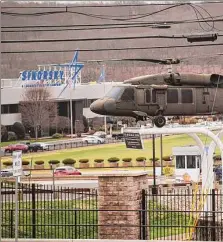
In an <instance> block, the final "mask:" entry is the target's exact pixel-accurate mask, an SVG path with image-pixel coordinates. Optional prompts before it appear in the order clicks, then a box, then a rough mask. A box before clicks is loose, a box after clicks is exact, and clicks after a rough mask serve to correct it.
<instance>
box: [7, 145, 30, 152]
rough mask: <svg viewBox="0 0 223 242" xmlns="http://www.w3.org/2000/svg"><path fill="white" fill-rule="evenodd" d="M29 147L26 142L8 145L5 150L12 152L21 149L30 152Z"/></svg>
mask: <svg viewBox="0 0 223 242" xmlns="http://www.w3.org/2000/svg"><path fill="white" fill-rule="evenodd" d="M28 149H29V147H28V146H27V145H24V144H15V145H8V146H6V147H5V152H8V153H12V152H13V151H16V150H21V151H22V152H23V153H26V152H28Z"/></svg>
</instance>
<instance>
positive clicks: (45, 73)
mask: <svg viewBox="0 0 223 242" xmlns="http://www.w3.org/2000/svg"><path fill="white" fill-rule="evenodd" d="M66 80H67V79H66V71H64V68H63V67H61V66H59V67H58V66H53V65H50V66H39V67H38V70H34V71H22V72H21V73H20V76H19V78H17V79H2V80H1V112H2V115H1V119H2V124H3V125H5V126H6V127H7V129H8V130H10V129H11V125H13V124H14V123H15V122H16V121H18V122H21V113H19V103H20V102H21V101H22V100H23V93H24V91H25V90H26V88H31V87H35V86H39V85H41V86H47V88H48V89H49V91H50V93H51V100H55V102H56V103H57V104H58V114H59V116H67V117H70V99H71V100H72V113H73V122H74V124H75V122H76V121H79V120H83V115H84V116H85V117H86V118H88V119H93V118H95V117H100V115H97V114H95V113H93V112H91V111H90V108H89V107H90V104H91V103H92V102H93V101H94V100H96V99H98V98H101V97H103V96H104V95H105V93H107V92H108V91H109V90H110V89H111V87H112V86H113V85H114V83H113V82H106V81H103V82H100V81H98V80H97V81H95V82H89V83H84V84H82V83H81V71H80V72H79V73H78V75H77V78H76V81H75V85H74V83H73V82H70V83H67V81H66Z"/></svg>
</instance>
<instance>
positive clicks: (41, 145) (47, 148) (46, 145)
mask: <svg viewBox="0 0 223 242" xmlns="http://www.w3.org/2000/svg"><path fill="white" fill-rule="evenodd" d="M33 144H36V145H39V146H40V147H41V149H42V150H49V144H47V143H43V142H35V143H33Z"/></svg>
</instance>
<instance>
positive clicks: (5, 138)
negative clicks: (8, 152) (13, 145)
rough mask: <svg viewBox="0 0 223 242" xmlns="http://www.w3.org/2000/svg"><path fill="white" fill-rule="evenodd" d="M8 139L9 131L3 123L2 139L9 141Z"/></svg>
mask: <svg viewBox="0 0 223 242" xmlns="http://www.w3.org/2000/svg"><path fill="white" fill-rule="evenodd" d="M7 140H8V131H7V129H6V127H5V126H4V125H1V141H2V142H4V141H7Z"/></svg>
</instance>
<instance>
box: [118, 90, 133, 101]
mask: <svg viewBox="0 0 223 242" xmlns="http://www.w3.org/2000/svg"><path fill="white" fill-rule="evenodd" d="M121 100H122V101H133V100H134V89H133V88H125V91H124V92H123V94H122V96H121Z"/></svg>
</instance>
